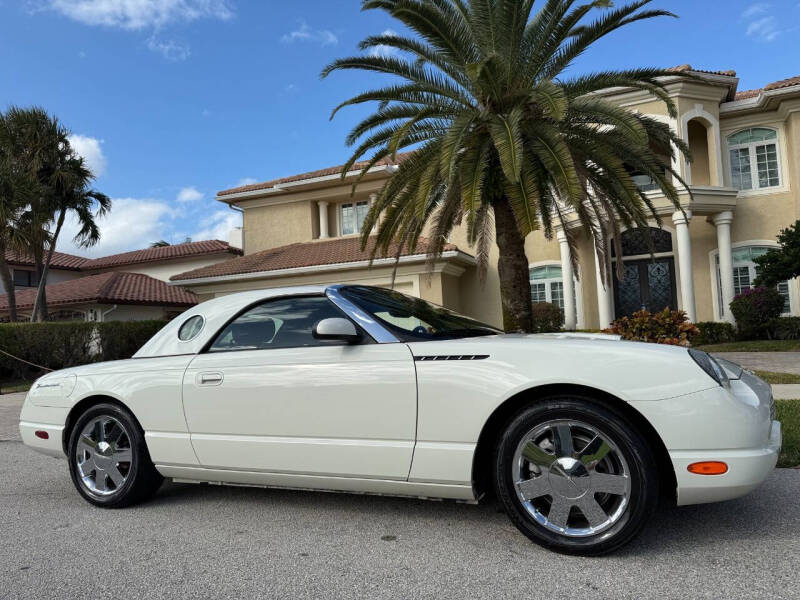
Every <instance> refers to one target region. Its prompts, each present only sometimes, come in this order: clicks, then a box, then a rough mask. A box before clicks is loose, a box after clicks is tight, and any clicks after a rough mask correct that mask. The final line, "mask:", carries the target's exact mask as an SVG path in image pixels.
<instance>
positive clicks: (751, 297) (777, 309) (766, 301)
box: [731, 287, 783, 340]
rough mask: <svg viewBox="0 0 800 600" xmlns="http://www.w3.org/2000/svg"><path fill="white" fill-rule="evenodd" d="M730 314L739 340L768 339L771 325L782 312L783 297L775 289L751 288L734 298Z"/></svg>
mask: <svg viewBox="0 0 800 600" xmlns="http://www.w3.org/2000/svg"><path fill="white" fill-rule="evenodd" d="M731 312H732V313H733V316H734V317H735V318H736V327H737V329H738V331H739V337H740V338H742V339H748V340H752V339H760V338H764V337H766V338H769V337H771V333H772V331H771V325H772V324H773V322H774V321H775V319H777V318H778V317H780V316H781V313H782V312H783V296H781V294H780V292H778V290H777V289H775V288H771V287H769V288H767V287H757V288H751V289H749V290H745V291H744V292H742V293H741V294H739V295H738V296H735V297H734V299H733V301H732V302H731Z"/></svg>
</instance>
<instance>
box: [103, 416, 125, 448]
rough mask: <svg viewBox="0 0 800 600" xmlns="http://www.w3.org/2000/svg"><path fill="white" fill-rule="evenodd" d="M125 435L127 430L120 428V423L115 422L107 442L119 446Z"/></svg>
mask: <svg viewBox="0 0 800 600" xmlns="http://www.w3.org/2000/svg"><path fill="white" fill-rule="evenodd" d="M124 433H125V430H124V429H123V428H122V427H120V425H119V423H117V422H116V421H114V423H113V425H112V426H111V431H109V432H108V435H107V436H106V441H108V443H110V444H117V443H119V440H120V438H121V437H122V436H123V435H124Z"/></svg>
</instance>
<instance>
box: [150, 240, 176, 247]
mask: <svg viewBox="0 0 800 600" xmlns="http://www.w3.org/2000/svg"><path fill="white" fill-rule="evenodd" d="M171 245H172V244H170V243H169V242H168V241H167V240H158V241H157V242H153V243H152V244H150V247H151V248H166V247H167V246H171Z"/></svg>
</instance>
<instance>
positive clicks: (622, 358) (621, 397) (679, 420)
mask: <svg viewBox="0 0 800 600" xmlns="http://www.w3.org/2000/svg"><path fill="white" fill-rule="evenodd" d="M20 419H21V422H20V431H21V433H22V438H23V440H24V442H25V443H26V444H28V445H29V446H31V447H33V448H34V449H36V450H39V451H42V452H45V453H47V454H51V455H54V456H66V457H67V459H68V463H69V472H70V474H71V476H72V480H73V482H74V483H75V487H76V488H77V489H78V492H79V493H80V494H81V495H82V496H83V497H84V498H85V499H86V500H88V501H89V502H91V503H92V504H95V505H98V506H104V507H109V508H116V507H123V506H128V505H131V504H133V503H136V502H139V501H142V500H144V499H146V498H148V497H149V496H151V495H152V494H153V493H155V491H156V490H157V489H158V487H159V485H160V484H161V482H162V480H163V478H164V477H172V478H174V479H178V480H181V481H194V482H221V483H234V484H248V485H257V486H279V487H293V488H316V489H326V490H342V491H350V492H362V493H380V494H393V495H408V496H422V497H437V498H451V499H456V500H466V501H474V500H476V499H479V498H480V497H481V496H482V495H484V494H487V493H492V494H494V495H496V497H497V498H498V499H499V501H500V502H501V503H502V505H503V507H504V508H505V511H506V512H507V514H508V515H509V517H510V518H511V520H512V521H513V522H514V524H515V525H516V526H517V527H518V528H519V529H520V530H521V531H522V532H523V533H524V534H525V535H527V536H528V537H530V538H531V539H532V540H533V541H535V542H537V543H539V544H542V545H544V546H547V547H550V548H552V549H555V550H558V551H561V552H569V553H576V554H578V553H580V554H601V553H604V552H608V551H611V550H613V549H615V548H618V547H619V546H620V545H622V544H624V543H625V542H627V541H629V540H630V539H631V538H632V537H633V536H635V535H636V534H637V533H638V532H639V531H640V530H641V528H642V527H643V526H644V524H645V522H646V520H647V517H648V515H650V513H651V512H652V510H653V508H654V506H655V505H656V503H657V502H658V501H659V499H663V498H666V499H668V500H671V501H677V503H678V504H692V503H701V502H713V501H718V500H725V499H728V498H735V497H738V496H741V495H743V494H745V493H747V492H749V491H750V490H752V489H753V488H755V487H756V486H758V485H759V484H760V483H761V482H762V481H763V480H764V479H765V478H766V477H767V476H768V475H769V473H770V471H771V470H772V469H773V468H774V466H775V463H776V460H777V455H778V451H779V448H780V444H781V428H780V423H778V422H777V421H775V420H774V403H773V400H772V394H771V391H770V387H769V386H768V385H767V384H766V383H764V382H763V381H762V380H760V379H758V378H757V377H755V376H754V375H752V374H750V373H749V372H747V371H743V370H742V369H741V368H740V367H737V366H736V365H733V364H732V363H723V362H722V361H717V360H715V359H714V358H712V357H711V356H709V355H708V354H705V353H704V352H699V351H695V350H687V349H685V348H677V347H667V346H658V345H654V344H640V343H634V342H623V341H619V340H617V339H616V338H614V337H612V336H602V335H590V334H549V335H503V334H502V333H501V332H500V331H497V330H496V329H494V328H492V327H490V326H488V325H485V324H483V323H479V322H477V321H474V320H472V319H468V318H466V317H463V316H460V315H458V314H455V313H453V312H450V311H448V310H446V309H444V308H441V307H439V306H435V305H433V304H429V303H427V302H425V301H423V300H419V299H417V298H411V297H408V296H405V295H403V294H400V293H398V292H394V291H389V290H386V289H382V288H374V287H366V286H354V285H353V286H350V285H336V286H330V287H302V288H283V289H272V290H263V291H253V292H244V293H240V294H235V295H230V296H225V297H222V298H217V299H214V300H210V301H208V302H205V303H203V304H200V305H199V306H197V307H195V308H193V309H191V310H189V311H187V312H186V313H184V314H183V315H181V316H180V317H179V318H177V319H175V320H174V321H172V322H171V323H169V324H168V325H167V326H166V327H164V328H163V329H162V330H161V331H160V332H159V333H157V334H156V335H155V336H154V337H153V338H152V339H151V340H150V341H148V342H147V343H146V344H145V345H144V346H143V347H142V348H141V349H140V350H139V351H138V352H137V353H136V355H135V356H134V357H133V358H132V359H129V360H122V361H115V362H108V363H100V364H93V365H87V366H83V367H78V368H72V369H65V370H63V371H58V372H54V373H50V374H48V375H46V376H44V377H42V378H41V379H39V380H38V381H37V382H36V383H35V385H34V386H33V388H32V389H31V391H30V393H29V394H28V397H27V399H26V400H25V404H24V406H23V409H22V414H21V417H20Z"/></svg>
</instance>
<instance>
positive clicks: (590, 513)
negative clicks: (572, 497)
mask: <svg viewBox="0 0 800 600" xmlns="http://www.w3.org/2000/svg"><path fill="white" fill-rule="evenodd" d="M578 508H579V509H580V511H581V512H582V513H583V516H584V517H586V520H587V521H589V525H591V526H592V527H600V526H601V525H602V524H603V523H605V522H606V521H608V515H607V514H606V511H604V510H603V507H602V506H600V505H599V504H598V503H597V500H595V499H594V495H592V494H586V495H584V496H582V497H581V498H580V499H579V500H578Z"/></svg>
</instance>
